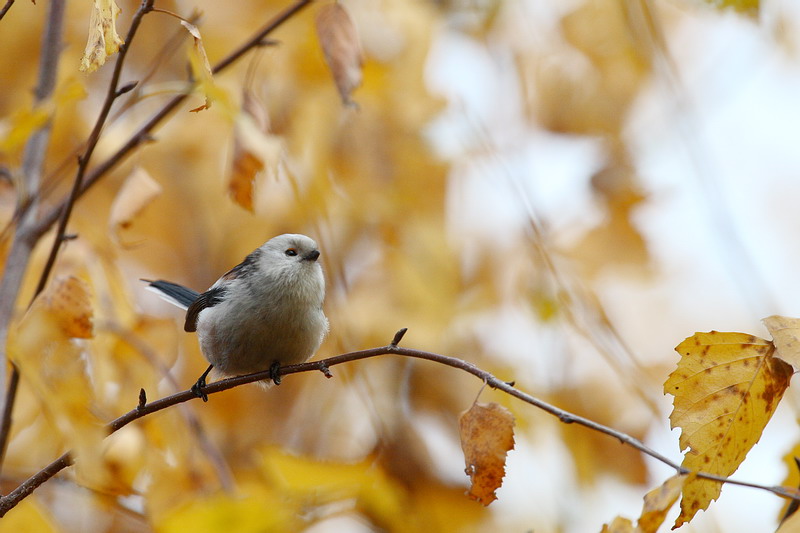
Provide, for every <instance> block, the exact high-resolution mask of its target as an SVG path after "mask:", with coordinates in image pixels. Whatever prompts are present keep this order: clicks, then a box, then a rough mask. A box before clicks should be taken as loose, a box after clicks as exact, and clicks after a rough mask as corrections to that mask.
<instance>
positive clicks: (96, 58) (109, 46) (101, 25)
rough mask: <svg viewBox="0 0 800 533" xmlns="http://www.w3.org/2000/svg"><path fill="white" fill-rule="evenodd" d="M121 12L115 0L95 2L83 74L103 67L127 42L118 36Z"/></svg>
mask: <svg viewBox="0 0 800 533" xmlns="http://www.w3.org/2000/svg"><path fill="white" fill-rule="evenodd" d="M119 11H120V9H119V7H118V6H117V4H116V2H114V0H94V7H93V8H92V16H91V18H90V19H89V39H88V40H87V42H86V49H85V50H84V52H83V57H82V58H81V66H80V70H81V72H94V71H95V70H97V69H98V68H100V67H101V66H103V64H104V63H105V62H106V58H108V56H110V55H112V54H115V53H117V51H118V50H119V47H120V46H121V45H122V44H123V43H124V42H125V41H123V40H122V38H121V37H120V36H119V34H117V25H116V24H117V16H118V15H119Z"/></svg>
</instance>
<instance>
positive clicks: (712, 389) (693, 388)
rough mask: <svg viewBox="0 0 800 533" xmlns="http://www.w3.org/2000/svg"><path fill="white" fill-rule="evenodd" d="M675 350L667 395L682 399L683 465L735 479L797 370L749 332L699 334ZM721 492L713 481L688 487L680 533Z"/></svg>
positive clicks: (677, 406)
mask: <svg viewBox="0 0 800 533" xmlns="http://www.w3.org/2000/svg"><path fill="white" fill-rule="evenodd" d="M675 350H676V351H678V353H680V354H681V360H680V362H679V363H678V368H677V370H675V371H674V372H673V373H672V374H670V376H669V378H668V379H667V381H666V383H664V392H665V393H669V394H672V395H673V396H674V397H675V400H674V403H673V405H674V408H673V411H672V414H671V415H670V421H671V426H672V427H673V428H676V427H680V428H681V437H680V448H681V450H686V455H685V457H684V460H683V466H684V467H686V468H688V469H690V470H692V471H703V472H707V473H710V474H716V475H719V476H729V475H731V474H732V473H733V472H734V471H735V470H736V469H737V468H738V466H739V465H740V464H741V462H742V461H743V460H744V458H745V456H746V455H747V452H748V451H750V448H752V447H753V445H755V443H756V442H758V439H759V438H761V432H762V431H763V429H764V426H766V424H767V422H768V421H769V419H770V418H771V417H772V413H774V412H775V408H776V407H777V405H778V402H779V401H780V399H781V398H782V397H783V393H784V391H785V390H786V388H787V387H788V386H789V380H790V378H791V376H792V367H791V366H790V365H788V364H786V363H784V362H783V361H781V360H780V359H778V358H776V357H774V352H775V347H774V346H773V345H772V343H771V342H769V341H766V340H764V339H760V338H758V337H754V336H752V335H746V334H744V333H721V332H718V331H712V332H710V333H696V334H695V335H694V336H692V337H689V338H688V339H686V340H685V341H683V342H682V343H681V344H679V345H678V346H677V347H676V348H675ZM687 448H688V450H687ZM720 490H721V485H720V483H716V482H713V481H707V480H703V479H695V480H690V481H688V482H686V483H685V484H684V487H683V498H682V500H681V514H680V516H679V517H678V519H677V520H676V522H675V527H680V526H681V525H682V524H683V523H685V522H688V521H689V520H691V519H692V517H693V516H694V515H695V513H696V512H697V511H698V510H700V509H706V508H708V505H709V504H710V503H711V501H712V500H715V499H717V498H718V497H719V493H720Z"/></svg>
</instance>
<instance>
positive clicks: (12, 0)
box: [0, 0, 14, 20]
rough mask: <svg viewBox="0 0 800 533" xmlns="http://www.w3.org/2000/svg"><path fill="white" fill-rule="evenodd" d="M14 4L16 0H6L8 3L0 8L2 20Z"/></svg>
mask: <svg viewBox="0 0 800 533" xmlns="http://www.w3.org/2000/svg"><path fill="white" fill-rule="evenodd" d="M13 5H14V0H6V5H4V6H3V9H0V20H3V17H5V16H6V13H8V10H9V9H11V6H13Z"/></svg>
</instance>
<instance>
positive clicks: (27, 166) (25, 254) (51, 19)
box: [0, 0, 66, 467]
mask: <svg viewBox="0 0 800 533" xmlns="http://www.w3.org/2000/svg"><path fill="white" fill-rule="evenodd" d="M65 4H66V2H65V1H64V0H53V1H52V2H50V4H49V8H48V12H47V22H46V26H45V28H44V33H43V36H42V49H41V52H40V53H39V74H38V81H37V82H36V89H35V90H34V105H39V104H41V103H42V102H44V101H45V100H47V99H48V98H50V96H51V95H52V94H53V91H54V90H55V86H56V78H57V76H58V58H59V54H60V53H61V33H62V27H63V23H64V9H65ZM10 7H11V3H8V4H6V6H5V7H4V8H3V12H2V14H5V12H6V11H7V10H8V8H10ZM1 17H2V15H0V18H1ZM51 126H52V123H51V121H50V120H49V119H48V120H47V122H46V123H45V124H44V125H42V127H41V128H39V129H38V130H37V131H35V132H34V133H33V134H32V135H31V136H30V138H29V139H28V141H27V143H26V144H25V151H24V153H23V156H22V174H23V179H22V180H21V181H20V200H21V201H20V205H22V206H23V208H22V210H21V213H20V214H19V223H18V225H17V231H16V235H15V238H14V242H13V244H12V245H11V250H10V251H9V255H8V259H7V260H6V264H5V269H4V272H3V279H2V281H0V384H3V383H6V376H5V373H6V353H5V347H6V339H7V338H8V327H9V324H10V323H11V318H12V317H13V315H14V308H15V306H16V302H17V296H18V295H19V288H20V286H21V285H22V279H23V277H24V275H25V271H26V269H27V267H28V261H29V260H30V256H31V252H32V251H33V245H34V242H32V241H29V240H27V239H25V238H24V237H23V234H24V232H25V231H26V228H28V227H30V226H31V225H33V224H34V223H35V222H36V215H37V209H38V202H37V201H36V199H37V198H38V197H39V190H40V188H41V182H42V167H43V166H44V158H45V153H46V152H47V146H48V144H49V143H50V130H51ZM18 209H19V207H18ZM15 216H16V215H15ZM18 384H19V370H18V369H17V367H16V365H14V364H12V365H11V374H10V375H9V378H8V383H7V385H6V395H5V398H4V401H3V407H2V410H1V412H2V416H3V418H2V421H0V467H2V464H3V459H4V458H5V453H6V448H7V446H8V435H9V432H10V430H11V412H12V410H13V408H14V398H16V394H17V385H18Z"/></svg>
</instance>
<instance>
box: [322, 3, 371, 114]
mask: <svg viewBox="0 0 800 533" xmlns="http://www.w3.org/2000/svg"><path fill="white" fill-rule="evenodd" d="M316 23H317V36H318V37H319V42H320V45H321V46H322V52H323V54H325V61H326V62H327V63H328V68H330V69H331V73H332V74H333V79H334V81H335V82H336V88H337V89H338V90H339V96H341V98H342V102H344V103H345V104H346V105H352V104H353V101H352V100H351V98H350V95H351V94H352V92H353V91H354V90H355V89H356V88H357V87H358V86H359V85H361V81H362V71H361V67H362V64H363V57H362V54H361V44H360V42H359V39H358V33H357V32H356V26H355V24H353V20H352V19H351V18H350V15H349V14H348V13H347V10H346V9H345V8H344V6H342V5H341V4H338V3H336V4H328V5H325V6H322V7H321V8H320V10H319V13H318V14H317V20H316Z"/></svg>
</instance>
